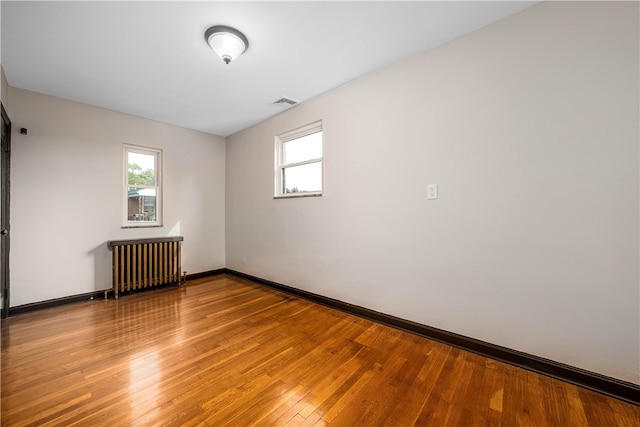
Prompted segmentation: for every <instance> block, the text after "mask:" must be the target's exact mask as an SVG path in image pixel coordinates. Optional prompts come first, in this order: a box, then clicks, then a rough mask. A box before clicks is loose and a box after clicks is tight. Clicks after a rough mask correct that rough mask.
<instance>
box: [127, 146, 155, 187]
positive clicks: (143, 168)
mask: <svg viewBox="0 0 640 427" xmlns="http://www.w3.org/2000/svg"><path fill="white" fill-rule="evenodd" d="M127 162H128V163H129V185H155V184H156V178H155V163H156V158H155V156H154V155H151V154H140V153H132V152H129V153H127Z"/></svg>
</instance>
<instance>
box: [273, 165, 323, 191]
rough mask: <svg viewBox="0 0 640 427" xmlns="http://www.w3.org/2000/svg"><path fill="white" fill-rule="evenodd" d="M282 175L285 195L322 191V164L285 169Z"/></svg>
mask: <svg viewBox="0 0 640 427" xmlns="http://www.w3.org/2000/svg"><path fill="white" fill-rule="evenodd" d="M282 174H283V176H282V193H283V194H291V193H303V192H315V191H322V162H315V163H309V164H306V165H300V166H293V167H290V168H285V169H284V170H283V172H282Z"/></svg>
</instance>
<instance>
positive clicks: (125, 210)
mask: <svg viewBox="0 0 640 427" xmlns="http://www.w3.org/2000/svg"><path fill="white" fill-rule="evenodd" d="M123 152H124V157H123V168H124V173H123V174H122V177H123V181H122V183H123V185H122V189H123V193H122V199H121V203H122V228H148V227H162V150H161V149H159V148H150V147H143V146H140V145H131V144H124V150H123ZM129 153H138V154H146V155H151V156H154V157H155V159H156V160H155V168H154V174H155V177H156V185H148V186H140V187H141V188H153V189H155V190H156V220H155V221H153V222H151V221H149V222H146V221H145V222H140V221H129V218H128V216H129V205H128V194H129Z"/></svg>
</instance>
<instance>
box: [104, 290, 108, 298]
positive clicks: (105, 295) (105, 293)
mask: <svg viewBox="0 0 640 427" xmlns="http://www.w3.org/2000/svg"><path fill="white" fill-rule="evenodd" d="M107 292H109V291H108V290H105V291H104V299H107V298H108V297H107Z"/></svg>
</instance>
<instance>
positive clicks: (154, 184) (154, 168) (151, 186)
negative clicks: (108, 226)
mask: <svg viewBox="0 0 640 427" xmlns="http://www.w3.org/2000/svg"><path fill="white" fill-rule="evenodd" d="M124 158H125V167H124V173H125V176H124V182H125V186H124V209H123V212H124V213H123V216H124V218H123V226H124V227H153V226H160V225H162V221H161V217H162V215H161V211H162V210H161V206H162V205H161V199H162V198H161V195H162V191H161V179H160V178H161V165H162V162H161V160H162V152H161V151H160V150H155V149H151V148H143V147H136V146H133V145H125V146H124Z"/></svg>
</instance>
